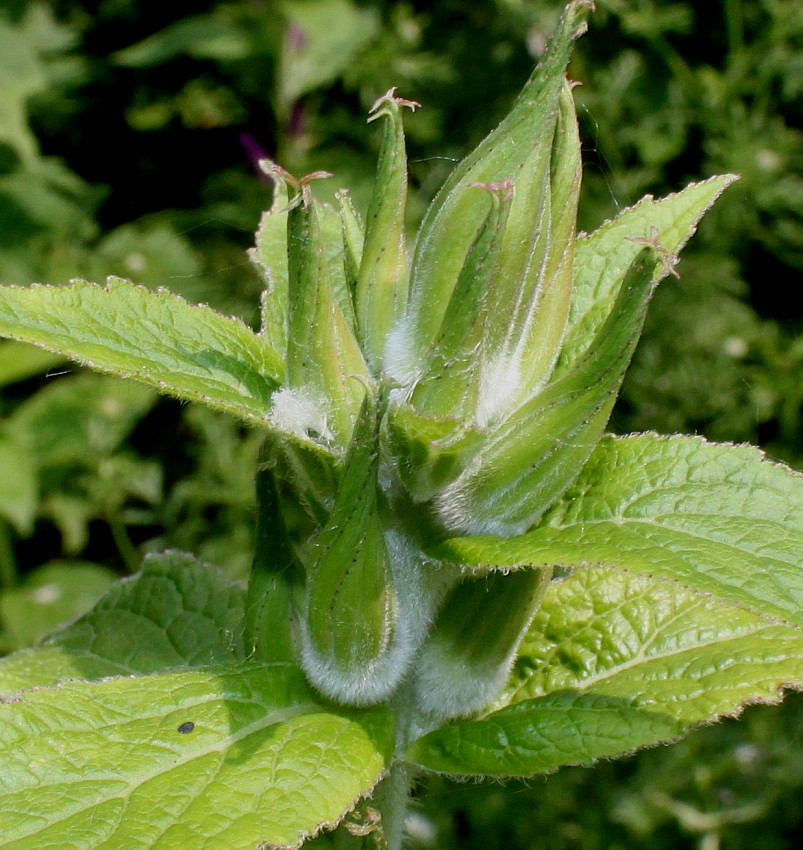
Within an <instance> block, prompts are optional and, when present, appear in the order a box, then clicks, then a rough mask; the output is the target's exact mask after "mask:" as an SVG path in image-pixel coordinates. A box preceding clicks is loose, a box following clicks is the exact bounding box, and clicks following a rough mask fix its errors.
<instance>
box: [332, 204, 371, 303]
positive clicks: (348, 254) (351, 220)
mask: <svg viewBox="0 0 803 850" xmlns="http://www.w3.org/2000/svg"><path fill="white" fill-rule="evenodd" d="M335 197H336V198H337V203H338V206H339V207H340V226H341V228H342V229H343V259H344V265H345V269H346V280H347V281H348V288H349V292H350V293H351V298H352V302H353V300H354V297H355V293H356V292H357V278H358V277H359V274H360V263H362V251H363V245H364V244H365V225H364V224H363V222H362V220H361V219H360V214H359V213H358V212H357V210H355V209H354V204H352V202H351V197H350V196H349V193H348V190H347V189H341V190H340V191H339V192H336V193H335Z"/></svg>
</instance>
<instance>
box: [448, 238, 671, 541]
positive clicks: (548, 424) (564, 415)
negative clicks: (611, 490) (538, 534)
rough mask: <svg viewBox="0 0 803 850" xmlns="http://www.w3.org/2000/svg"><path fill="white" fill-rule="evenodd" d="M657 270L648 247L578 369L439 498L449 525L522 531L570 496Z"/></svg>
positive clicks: (531, 405)
mask: <svg viewBox="0 0 803 850" xmlns="http://www.w3.org/2000/svg"><path fill="white" fill-rule="evenodd" d="M654 268H655V252H654V250H653V249H652V248H650V247H645V248H643V249H642V250H641V252H640V253H639V254H638V256H637V257H636V259H635V260H634V262H633V264H632V265H631V267H630V269H629V271H628V273H627V275H626V276H625V280H624V282H623V284H622V287H621V289H620V292H619V295H618V297H617V300H616V302H615V303H614V306H613V310H612V311H611V313H610V315H609V316H608V319H607V321H606V322H605V324H604V325H603V326H602V328H601V329H600V331H599V333H598V335H597V337H596V339H595V341H594V343H593V344H592V345H591V346H590V347H589V349H588V350H587V351H586V352H585V353H584V354H583V356H582V357H581V358H580V360H579V361H578V363H577V364H576V365H575V368H574V369H573V370H572V371H571V372H569V373H568V374H567V375H565V376H564V377H563V378H561V379H559V380H558V381H556V382H555V383H553V384H550V385H548V386H547V388H546V389H545V390H544V391H543V392H541V393H539V394H538V395H536V396H535V397H534V398H533V399H531V400H530V401H529V402H527V403H526V404H524V405H523V406H522V407H521V408H520V409H519V410H518V411H517V412H516V413H515V414H513V415H512V416H511V417H509V418H508V419H507V420H506V421H505V423H504V424H503V425H502V426H501V427H500V428H499V429H498V430H497V431H496V432H495V433H494V435H493V439H492V442H490V443H489V445H488V446H487V448H486V449H485V450H484V451H483V453H482V455H481V457H480V459H479V461H478V462H477V464H476V465H475V466H474V467H472V468H471V469H469V470H468V471H467V472H466V474H465V475H464V476H462V477H461V478H460V479H459V480H458V481H456V482H455V483H454V485H452V486H450V487H448V488H446V489H445V490H444V491H443V493H441V494H440V495H439V496H438V498H437V500H436V503H435V504H436V510H437V512H438V515H439V516H440V518H441V521H442V523H443V525H444V527H445V528H447V529H450V530H452V529H454V530H459V531H460V532H462V533H493V534H502V535H504V536H510V535H513V534H522V533H524V532H525V531H526V530H527V529H528V528H530V527H531V526H532V525H533V524H534V523H535V522H536V520H537V519H538V518H539V517H540V516H541V515H542V514H543V513H544V511H546V510H547V508H549V507H550V505H552V504H553V503H554V502H555V501H556V500H557V499H558V498H560V496H561V495H563V493H564V492H565V490H566V489H567V488H568V487H569V486H570V485H571V483H572V481H574V479H575V478H576V477H577V475H578V474H579V473H580V470H581V469H582V468H583V465H584V464H585V462H586V460H587V459H588V457H589V456H590V454H591V452H592V451H593V449H594V447H595V446H596V444H597V443H598V442H599V440H600V438H601V437H602V433H603V430H604V428H605V425H606V423H607V421H608V417H609V415H610V411H611V408H612V407H613V404H614V402H615V400H616V393H617V391H618V389H619V386H620V384H621V381H622V378H623V376H624V372H625V369H626V368H627V365H628V363H629V362H630V357H631V356H632V352H633V349H634V348H635V345H636V342H637V341H638V338H639V335H640V333H641V328H642V326H643V323H644V316H645V314H646V310H647V305H648V303H649V299H650V296H651V295H652V292H653V283H652V280H653V270H654ZM480 530H482V531H480Z"/></svg>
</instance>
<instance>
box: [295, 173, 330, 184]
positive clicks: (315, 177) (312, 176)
mask: <svg viewBox="0 0 803 850" xmlns="http://www.w3.org/2000/svg"><path fill="white" fill-rule="evenodd" d="M326 177H334V174H332V172H331V171H313V172H312V173H311V174H307V175H305V176H304V177H300V178H299V179H298V185H299V186H305V185H306V184H307V183H309V182H310V181H311V180H323V179H324V178H326Z"/></svg>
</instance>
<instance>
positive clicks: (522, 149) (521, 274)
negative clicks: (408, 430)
mask: <svg viewBox="0 0 803 850" xmlns="http://www.w3.org/2000/svg"><path fill="white" fill-rule="evenodd" d="M592 5H593V4H592V3H590V2H588V0H577V1H576V2H574V3H570V4H569V6H567V8H566V11H565V12H564V15H563V17H562V18H561V22H560V24H559V26H558V31H557V33H556V35H555V37H554V38H553V39H552V40H551V42H550V45H549V47H548V49H547V52H546V54H545V56H544V59H543V60H542V62H541V63H540V64H539V66H538V68H537V69H536V70H535V72H534V73H533V76H532V77H531V79H530V80H529V82H528V83H527V85H526V86H525V88H524V90H523V91H522V93H521V95H520V96H519V99H518V101H517V102H516V105H515V106H514V108H513V110H512V111H511V112H510V113H509V114H508V116H507V117H506V118H505V119H504V120H503V121H502V123H501V124H500V125H499V127H497V129H496V130H494V131H493V132H492V133H491V134H490V135H489V136H488V137H487V138H486V139H485V140H484V141H483V142H482V143H481V144H480V145H479V146H478V147H477V148H476V149H475V150H474V152H473V153H471V154H470V155H469V156H468V157H466V159H464V160H463V161H462V162H461V163H460V165H458V166H457V168H456V169H455V170H454V172H453V173H452V175H451V176H450V177H449V179H448V180H447V181H446V183H445V184H444V186H443V188H442V189H441V190H440V192H439V193H438V195H437V196H436V198H435V200H434V201H433V203H432V205H431V206H430V208H429V210H428V211H427V214H426V216H425V218H424V221H423V223H422V225H421V230H420V235H419V239H418V242H417V245H416V251H415V256H414V258H413V265H412V271H411V284H410V301H409V305H408V309H407V311H406V314H405V316H404V318H403V320H402V321H401V322H400V323H399V324H398V326H397V327H396V328H395V329H394V331H393V332H392V334H391V339H390V340H389V344H388V349H387V352H386V369H387V371H388V372H389V373H390V374H391V375H392V376H393V377H394V378H395V379H396V380H397V381H399V382H400V383H401V384H411V383H413V382H415V381H416V380H417V379H418V377H419V376H420V374H421V372H422V371H423V369H424V367H425V363H426V358H427V356H428V353H429V352H430V350H431V347H432V344H433V342H434V341H435V339H436V338H437V336H438V333H439V331H440V329H441V328H442V326H443V321H444V317H445V315H446V311H447V309H448V305H449V303H450V300H451V295H452V292H453V291H454V289H455V286H456V285H457V281H458V278H459V276H460V270H461V269H462V268H463V266H464V265H465V261H466V256H467V254H468V253H469V251H470V249H471V246H472V244H473V243H474V241H475V238H476V235H477V233H478V231H479V229H480V225H481V223H482V221H483V220H484V218H485V217H486V215H487V202H486V201H485V199H484V198H483V197H482V196H481V195H480V194H479V193H477V192H476V191H475V190H474V189H473V188H472V185H473V184H476V183H489V184H493V183H501V182H502V181H503V180H506V179H513V180H514V181H515V184H516V194H515V198H514V201H513V205H512V207H511V210H510V215H509V219H508V227H507V231H506V234H505V239H504V242H503V245H502V249H501V257H500V265H501V267H502V268H504V269H506V270H507V271H506V272H505V273H504V274H503V275H501V276H500V279H502V280H504V281H505V284H504V288H503V291H502V292H500V295H499V298H497V299H496V303H497V304H499V305H500V306H501V309H503V310H504V311H505V312H504V319H505V320H506V319H508V318H510V317H511V311H513V310H515V315H514V316H513V318H514V324H515V333H516V334H518V335H519V337H521V336H522V334H524V333H525V332H526V331H529V330H530V328H531V321H532V318H531V317H532V313H533V311H534V310H535V308H536V307H537V306H538V304H539V302H540V301H541V300H542V298H543V297H544V296H543V293H544V292H545V291H546V290H547V289H549V288H550V287H551V283H550V282H549V281H546V280H545V279H544V276H545V275H546V274H547V273H549V272H552V271H555V270H558V269H559V268H560V266H561V261H560V257H561V256H562V254H563V253H564V252H565V250H566V246H565V244H559V243H562V241H563V240H562V238H556V239H555V240H553V239H552V235H551V232H550V230H549V226H548V223H549V221H550V220H551V215H552V209H553V207H552V206H551V202H550V199H549V195H550V191H551V188H550V179H551V175H552V172H553V170H554V173H555V174H556V175H562V174H563V173H564V171H565V170H568V171H573V170H574V169H575V168H576V165H575V164H574V158H576V157H577V156H578V151H574V152H573V153H572V152H571V151H570V150H567V151H566V152H565V154H564V153H560V151H559V149H560V148H561V144H560V143H559V144H558V145H557V146H556V150H558V155H560V156H568V157H569V158H570V159H572V163H570V165H569V167H568V169H564V168H563V166H561V167H559V168H557V169H556V170H555V166H554V164H553V156H552V154H553V141H554V136H555V128H556V124H557V123H558V118H557V110H556V104H557V103H558V100H559V93H560V90H561V88H562V87H564V86H565V82H564V77H563V75H564V71H565V68H566V65H567V63H568V59H569V55H570V52H571V43H572V38H573V37H574V36H575V35H577V34H579V32H580V31H581V30H582V26H583V22H584V20H585V16H586V15H587V13H588V11H589V9H590V8H591V6H592ZM563 179H564V178H563V177H560V181H561V186H560V188H559V189H558V190H556V191H558V194H560V195H561V197H564V198H565V190H564V188H563V185H562V181H563ZM555 214H556V215H567V217H568V225H569V227H570V228H573V227H574V213H573V209H572V208H571V207H570V208H569V209H568V210H558V209H555ZM511 223H515V225H514V226H513V227H512V228H511ZM560 233H561V230H559V231H558V233H556V237H559V236H560ZM508 275H509V276H508ZM558 290H559V291H560V292H556V293H555V294H554V295H553V296H550V298H552V299H554V300H556V301H558V302H559V301H560V299H561V297H565V293H563V288H562V287H558ZM505 293H507V294H505ZM510 293H513V294H514V297H515V301H509V298H510V297H511V296H510ZM560 293H563V295H561V294H560ZM563 310H564V314H565V310H566V307H565V305H564V306H563ZM553 312H556V313H559V312H560V311H559V310H557V309H556V310H553ZM500 321H502V317H500ZM511 333H514V331H513V329H511ZM560 334H562V326H561V327H560V329H559V333H558V338H560ZM497 343H498V344H499V345H500V346H503V348H502V351H501V355H503V356H505V355H509V354H510V352H509V351H508V350H507V349H505V348H504V345H505V344H506V343H507V334H504V335H502V336H501V337H500V338H499V339H498V340H497ZM529 344H530V343H529V342H528V343H526V345H529ZM513 353H516V352H513ZM556 355H557V351H555V350H552V348H550V347H547V350H546V351H544V352H543V353H542V354H540V361H541V362H540V363H539V364H537V366H538V373H539V374H538V375H537V376H536V377H537V380H543V379H544V378H545V376H546V375H547V374H548V371H549V368H551V364H552V363H553V362H554V358H555V357H556ZM497 371H498V372H499V371H500V370H497ZM530 372H531V368H530V364H528V363H524V362H522V363H521V369H520V374H521V375H530ZM500 377H505V376H504V375H501V374H496V375H492V376H491V380H493V381H498V380H499V378H500ZM532 380H533V379H532V378H529V377H528V378H526V379H525V383H526V382H527V381H529V382H532ZM517 390H518V385H517V384H514V385H513V386H512V387H510V388H509V390H508V391H507V395H510V396H515V394H516V391H517ZM499 406H500V405H499V401H498V393H497V394H496V396H495V400H494V407H493V408H492V409H491V410H490V411H489V418H490V417H491V416H493V415H495V414H496V413H497V410H496V407H499Z"/></svg>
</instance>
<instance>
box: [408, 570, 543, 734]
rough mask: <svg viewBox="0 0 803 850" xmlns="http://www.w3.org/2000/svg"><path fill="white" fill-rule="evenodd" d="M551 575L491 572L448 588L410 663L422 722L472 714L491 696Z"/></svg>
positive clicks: (503, 677) (488, 700)
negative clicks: (425, 719)
mask: <svg viewBox="0 0 803 850" xmlns="http://www.w3.org/2000/svg"><path fill="white" fill-rule="evenodd" d="M551 577H552V571H551V569H540V570H519V571H516V572H513V573H510V574H503V573H501V572H496V573H491V574H490V575H488V576H483V577H481V578H471V579H467V580H465V581H463V582H461V583H460V584H458V585H457V586H456V587H455V588H454V590H452V592H451V594H450V595H449V596H448V597H447V599H446V602H445V603H444V606H443V609H442V610H441V612H440V614H439V615H438V619H437V620H436V622H435V626H434V629H433V631H432V634H431V635H430V636H429V638H428V639H427V641H426V643H425V644H424V646H423V647H422V649H421V653H420V655H419V657H418V659H417V661H416V666H415V675H414V686H413V687H414V692H415V700H416V704H417V706H418V707H419V709H420V710H421V711H422V712H423V713H424V714H425V715H426V716H427V721H436V722H440V721H443V720H448V719H450V718H453V717H462V716H466V715H469V714H474V713H475V712H477V711H479V710H480V709H482V708H484V707H485V706H486V705H488V703H490V702H491V701H492V700H493V698H494V697H495V696H496V694H497V693H498V692H499V690H500V689H501V688H502V686H503V685H504V683H505V681H506V679H507V676H508V674H509V672H510V667H511V665H512V663H513V659H514V658H515V654H516V649H517V647H518V645H519V643H520V642H521V639H522V637H523V635H524V633H525V632H526V630H527V628H528V626H529V625H530V622H531V621H532V618H533V617H534V616H535V613H536V611H537V610H538V606H539V605H540V603H541V598H542V597H543V595H544V591H545V590H546V587H547V585H548V584H549V581H550V579H551Z"/></svg>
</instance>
